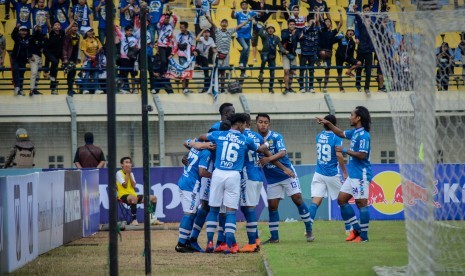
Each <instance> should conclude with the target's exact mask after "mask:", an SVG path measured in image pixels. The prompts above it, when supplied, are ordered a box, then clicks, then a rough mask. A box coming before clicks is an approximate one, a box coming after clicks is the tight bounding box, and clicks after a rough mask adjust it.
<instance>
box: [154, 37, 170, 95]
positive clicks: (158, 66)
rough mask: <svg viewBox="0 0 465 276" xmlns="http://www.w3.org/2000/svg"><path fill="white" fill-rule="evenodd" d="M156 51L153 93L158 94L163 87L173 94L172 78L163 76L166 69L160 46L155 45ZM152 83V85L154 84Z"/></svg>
mask: <svg viewBox="0 0 465 276" xmlns="http://www.w3.org/2000/svg"><path fill="white" fill-rule="evenodd" d="M155 50H156V53H155V55H154V56H153V76H154V77H155V80H154V82H153V83H152V84H153V85H154V87H155V88H154V89H155V93H154V92H153V91H152V94H158V93H159V92H160V90H161V89H164V90H165V91H166V93H168V94H173V87H172V86H171V82H170V79H168V78H165V77H164V76H163V74H164V71H166V69H164V68H163V67H162V62H161V57H160V53H159V52H158V46H155ZM152 84H151V85H152Z"/></svg>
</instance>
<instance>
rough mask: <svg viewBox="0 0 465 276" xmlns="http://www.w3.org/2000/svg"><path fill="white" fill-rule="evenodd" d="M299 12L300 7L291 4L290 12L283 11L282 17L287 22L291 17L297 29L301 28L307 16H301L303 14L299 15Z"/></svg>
mask: <svg viewBox="0 0 465 276" xmlns="http://www.w3.org/2000/svg"><path fill="white" fill-rule="evenodd" d="M299 13H300V7H299V6H293V7H292V12H290V11H289V10H288V11H287V12H285V13H284V19H286V21H288V23H289V20H291V19H292V20H294V22H295V27H296V28H297V29H303V28H304V27H305V23H306V22H307V18H306V16H303V15H302V16H300V15H299Z"/></svg>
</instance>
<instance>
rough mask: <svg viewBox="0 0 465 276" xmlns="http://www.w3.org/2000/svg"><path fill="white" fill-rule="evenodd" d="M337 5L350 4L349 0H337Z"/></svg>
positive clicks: (345, 5)
mask: <svg viewBox="0 0 465 276" xmlns="http://www.w3.org/2000/svg"><path fill="white" fill-rule="evenodd" d="M335 5H336V6H340V7H347V6H349V0H336V4H335Z"/></svg>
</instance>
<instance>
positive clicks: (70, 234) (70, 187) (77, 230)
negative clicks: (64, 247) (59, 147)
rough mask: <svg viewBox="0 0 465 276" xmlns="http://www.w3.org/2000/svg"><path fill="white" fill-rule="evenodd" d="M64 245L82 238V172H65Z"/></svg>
mask: <svg viewBox="0 0 465 276" xmlns="http://www.w3.org/2000/svg"><path fill="white" fill-rule="evenodd" d="M64 186H65V187H64V188H65V189H64V194H65V202H64V203H65V205H64V206H65V208H64V224H63V244H67V243H69V242H72V241H74V240H77V239H80V238H81V237H82V214H81V197H82V195H81V171H78V170H76V171H65V185H64Z"/></svg>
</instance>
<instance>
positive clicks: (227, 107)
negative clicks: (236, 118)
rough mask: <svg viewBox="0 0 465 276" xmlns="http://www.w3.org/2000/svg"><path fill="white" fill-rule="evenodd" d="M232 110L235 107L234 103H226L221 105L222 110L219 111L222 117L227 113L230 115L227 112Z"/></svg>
mask: <svg viewBox="0 0 465 276" xmlns="http://www.w3.org/2000/svg"><path fill="white" fill-rule="evenodd" d="M231 108H232V109H234V106H233V104H232V103H224V104H222V105H220V109H219V112H220V115H221V116H224V115H226V114H225V113H228V112H227V111H229V110H230V109H231ZM234 113H235V111H233V114H234Z"/></svg>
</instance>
